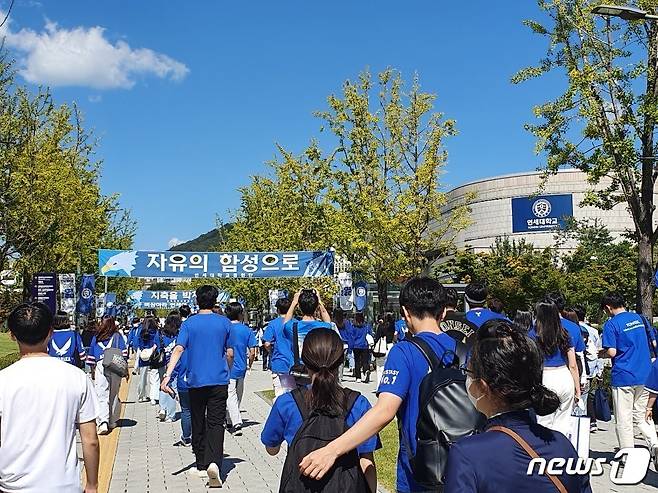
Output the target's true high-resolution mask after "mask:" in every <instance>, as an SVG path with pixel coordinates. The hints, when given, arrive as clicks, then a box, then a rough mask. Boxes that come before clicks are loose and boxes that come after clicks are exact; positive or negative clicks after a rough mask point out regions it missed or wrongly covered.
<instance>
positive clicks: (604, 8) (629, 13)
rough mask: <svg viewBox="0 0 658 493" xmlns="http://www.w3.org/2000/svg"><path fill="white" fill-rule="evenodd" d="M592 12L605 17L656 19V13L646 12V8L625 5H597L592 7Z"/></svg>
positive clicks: (657, 17) (657, 16) (640, 19)
mask: <svg viewBox="0 0 658 493" xmlns="http://www.w3.org/2000/svg"><path fill="white" fill-rule="evenodd" d="M592 13H593V14H597V15H602V16H605V17H619V18H621V19H624V20H625V21H642V20H646V19H653V20H655V19H658V15H653V14H650V13H648V12H647V11H646V10H642V9H638V8H636V7H628V6H626V5H599V6H598V7H594V8H593V9H592Z"/></svg>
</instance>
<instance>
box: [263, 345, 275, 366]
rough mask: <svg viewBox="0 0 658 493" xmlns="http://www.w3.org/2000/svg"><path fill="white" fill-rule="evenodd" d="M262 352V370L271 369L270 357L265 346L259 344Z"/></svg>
mask: <svg viewBox="0 0 658 493" xmlns="http://www.w3.org/2000/svg"><path fill="white" fill-rule="evenodd" d="M261 348H262V352H263V371H265V370H271V369H272V357H271V355H270V352H269V351H268V350H267V348H266V347H265V346H261Z"/></svg>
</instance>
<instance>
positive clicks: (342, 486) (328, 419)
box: [279, 388, 370, 493]
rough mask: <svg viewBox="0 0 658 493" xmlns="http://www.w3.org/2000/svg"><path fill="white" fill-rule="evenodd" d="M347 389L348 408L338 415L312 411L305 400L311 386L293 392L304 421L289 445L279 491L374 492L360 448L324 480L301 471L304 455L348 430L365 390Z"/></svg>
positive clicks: (343, 459) (345, 390) (337, 461)
mask: <svg viewBox="0 0 658 493" xmlns="http://www.w3.org/2000/svg"><path fill="white" fill-rule="evenodd" d="M343 390H344V395H345V406H344V409H345V411H344V412H343V413H341V414H336V415H330V414H328V413H324V412H322V411H318V410H316V411H311V412H309V410H308V408H307V406H306V401H305V400H304V396H305V394H306V392H307V390H306V389H302V388H298V389H295V390H293V391H292V392H291V394H292V397H293V398H294V399H295V403H296V404H297V407H298V408H299V412H300V413H301V415H302V419H303V420H304V421H303V423H302V426H301V427H300V428H299V430H298V431H297V433H296V434H295V438H294V440H293V441H292V443H291V444H290V447H289V448H288V455H287V457H286V461H285V463H284V465H283V472H282V473H281V486H280V487H279V493H320V492H322V493H348V492H349V493H370V489H369V488H368V484H367V483H366V478H365V475H364V474H363V471H361V466H360V464H359V453H358V452H357V451H356V450H352V451H351V452H348V453H347V454H345V455H343V456H341V457H339V458H338V459H337V460H336V463H335V464H334V466H333V468H332V469H331V470H330V471H329V472H328V473H327V474H326V475H325V476H324V477H323V478H322V479H321V480H316V479H311V478H309V477H306V476H303V475H302V474H301V473H300V472H299V463H300V462H301V461H302V459H303V458H304V457H306V456H307V455H308V454H309V453H311V452H313V451H314V450H317V449H319V448H322V447H324V446H325V445H327V444H328V443H329V442H331V441H333V440H335V439H336V438H338V437H339V436H340V435H342V434H343V433H344V432H345V431H346V430H347V425H346V424H345V417H346V416H347V415H348V414H349V413H350V411H351V410H352V407H353V406H354V403H355V402H356V400H357V399H358V397H359V396H360V395H361V394H360V393H359V392H356V391H354V390H350V389H343Z"/></svg>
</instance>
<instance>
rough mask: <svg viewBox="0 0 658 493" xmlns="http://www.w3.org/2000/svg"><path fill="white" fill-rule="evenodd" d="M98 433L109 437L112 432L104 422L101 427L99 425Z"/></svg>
mask: <svg viewBox="0 0 658 493" xmlns="http://www.w3.org/2000/svg"><path fill="white" fill-rule="evenodd" d="M96 432H97V433H98V434H99V435H107V434H108V433H109V432H110V429H109V428H108V426H107V423H106V422H105V421H103V422H102V423H101V424H100V425H98V429H97V430H96Z"/></svg>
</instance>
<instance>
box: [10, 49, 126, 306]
mask: <svg viewBox="0 0 658 493" xmlns="http://www.w3.org/2000/svg"><path fill="white" fill-rule="evenodd" d="M95 147H96V143H95V141H94V140H93V139H92V136H91V135H90V134H89V133H88V132H87V131H85V130H84V128H83V124H82V119H81V116H80V114H79V112H78V110H77V108H75V107H72V108H71V107H68V106H66V105H61V106H57V105H56V104H55V102H54V101H53V98H52V96H51V94H50V92H49V91H48V90H46V89H40V90H39V91H38V93H37V94H35V95H31V94H30V93H28V91H27V90H26V89H25V88H23V87H20V86H18V85H17V84H16V82H15V80H14V75H13V71H12V67H11V65H10V63H9V62H7V61H6V55H5V54H4V52H0V270H3V269H7V268H9V267H11V269H12V270H15V271H17V272H20V273H21V277H22V280H23V288H24V296H28V295H29V285H30V281H31V276H32V274H33V273H35V272H39V271H60V272H66V271H69V272H75V271H80V272H94V271H95V270H96V268H97V265H96V262H97V260H96V252H97V249H98V248H103V247H105V248H126V247H129V246H130V245H131V244H132V238H133V235H134V231H135V225H134V223H133V221H132V220H131V219H130V215H129V213H128V212H127V211H125V210H124V209H122V208H121V207H120V206H119V205H118V196H116V195H110V196H105V195H103V194H102V193H101V191H100V185H99V179H100V170H101V163H100V162H95V161H93V153H94V150H95Z"/></svg>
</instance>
